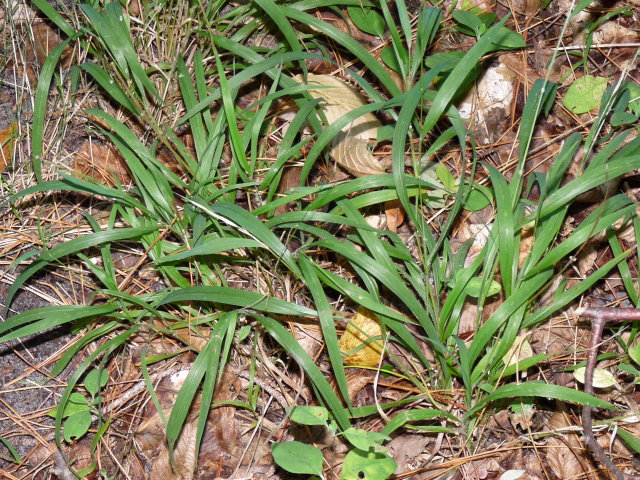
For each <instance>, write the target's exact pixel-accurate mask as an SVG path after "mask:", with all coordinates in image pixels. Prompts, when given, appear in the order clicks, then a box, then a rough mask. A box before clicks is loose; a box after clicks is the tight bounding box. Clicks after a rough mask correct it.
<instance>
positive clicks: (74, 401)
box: [47, 392, 90, 418]
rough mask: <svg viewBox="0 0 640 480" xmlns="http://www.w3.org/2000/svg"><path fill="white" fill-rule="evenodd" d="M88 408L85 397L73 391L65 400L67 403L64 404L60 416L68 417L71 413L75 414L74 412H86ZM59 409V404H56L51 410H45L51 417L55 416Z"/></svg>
mask: <svg viewBox="0 0 640 480" xmlns="http://www.w3.org/2000/svg"><path fill="white" fill-rule="evenodd" d="M89 410H90V408H89V402H88V401H87V399H86V398H85V397H84V396H83V395H81V394H80V393H78V392H74V393H72V394H71V395H70V396H69V400H68V401H67V404H66V405H65V406H64V411H63V412H62V417H63V418H65V417H69V416H71V415H75V414H76V413H80V412H88V411H89ZM59 411H60V405H57V406H55V407H53V408H52V409H51V410H49V411H48V412H47V415H49V416H50V417H52V418H55V417H56V416H57V415H58V412H59Z"/></svg>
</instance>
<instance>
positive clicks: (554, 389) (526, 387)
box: [464, 382, 616, 420]
mask: <svg viewBox="0 0 640 480" xmlns="http://www.w3.org/2000/svg"><path fill="white" fill-rule="evenodd" d="M518 397H543V398H556V399H558V400H561V401H563V402H572V403H577V404H580V405H587V406H590V407H596V408H607V409H611V410H615V408H616V407H614V406H613V405H612V404H610V403H609V402H605V401H604V400H600V399H599V398H597V397H593V396H591V395H588V394H586V393H584V392H579V391H577V390H573V389H571V388H567V387H561V386H559V385H549V384H546V383H538V382H527V383H523V384H520V385H516V384H509V385H504V386H502V387H500V388H498V389H497V390H496V391H495V392H493V393H491V394H490V395H487V396H486V397H485V398H483V399H482V400H481V401H479V402H478V403H477V404H476V405H475V406H474V407H473V408H471V409H470V410H469V411H468V412H467V413H465V415H464V418H465V419H466V420H469V419H470V418H472V417H473V416H474V415H475V414H476V413H478V412H480V411H481V410H483V409H485V408H487V407H488V406H489V405H490V404H491V403H492V402H495V401H496V400H502V399H513V398H518Z"/></svg>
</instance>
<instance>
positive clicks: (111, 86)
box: [80, 63, 140, 115]
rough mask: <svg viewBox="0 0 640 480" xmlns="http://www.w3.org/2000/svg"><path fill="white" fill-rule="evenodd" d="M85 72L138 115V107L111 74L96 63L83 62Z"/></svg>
mask: <svg viewBox="0 0 640 480" xmlns="http://www.w3.org/2000/svg"><path fill="white" fill-rule="evenodd" d="M80 68H82V69H83V70H84V71H85V72H87V73H88V74H89V75H91V76H92V77H93V79H94V80H95V81H96V82H98V85H100V86H101V87H102V88H103V89H104V91H105V92H107V93H108V94H109V96H111V98H113V99H114V100H115V101H116V102H117V103H119V104H120V105H122V106H123V107H124V108H126V109H127V110H129V111H130V112H131V113H133V114H134V115H138V114H139V113H140V112H139V110H138V108H137V107H136V106H135V105H134V104H133V103H132V102H131V100H130V99H129V97H128V96H127V94H126V93H124V91H123V90H122V88H120V86H119V85H118V84H116V83H115V82H114V81H113V79H112V78H111V77H110V76H109V74H108V73H107V72H106V71H105V70H104V69H103V68H101V67H99V66H98V65H96V64H95V63H82V64H80Z"/></svg>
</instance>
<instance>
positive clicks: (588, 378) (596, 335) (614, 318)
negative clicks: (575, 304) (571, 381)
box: [577, 308, 640, 480]
mask: <svg viewBox="0 0 640 480" xmlns="http://www.w3.org/2000/svg"><path fill="white" fill-rule="evenodd" d="M577 313H578V316H580V317H582V318H588V319H590V320H591V335H592V336H591V346H590V348H589V353H588V355H587V368H586V370H585V373H584V391H585V393H588V394H589V395H593V372H594V371H595V368H596V360H597V358H598V347H599V346H600V341H601V340H602V331H603V330H604V326H605V325H606V324H607V323H621V322H629V321H634V320H640V309H638V308H585V309H581V310H580V311H578V312H577ZM592 411H593V408H592V407H590V406H587V405H584V406H583V407H582V427H583V428H584V437H585V441H586V443H587V446H588V447H589V449H590V450H591V452H592V453H593V454H594V456H595V457H596V458H597V459H598V460H599V461H600V463H602V464H603V465H604V466H605V467H606V468H607V469H608V470H609V471H610V472H611V473H612V474H613V476H614V477H615V478H616V480H640V475H630V474H628V473H624V472H623V471H622V470H620V469H619V468H618V467H617V466H616V464H615V463H613V461H612V460H611V459H610V458H609V457H608V456H607V454H606V453H605V452H604V450H603V449H602V447H600V445H598V442H596V439H595V437H594V436H593V417H592Z"/></svg>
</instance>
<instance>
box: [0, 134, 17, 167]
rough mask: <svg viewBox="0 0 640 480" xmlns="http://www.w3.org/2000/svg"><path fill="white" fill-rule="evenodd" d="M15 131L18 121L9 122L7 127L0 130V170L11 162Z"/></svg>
mask: <svg viewBox="0 0 640 480" xmlns="http://www.w3.org/2000/svg"><path fill="white" fill-rule="evenodd" d="M17 131H18V122H11V123H10V124H9V126H8V127H7V128H5V129H4V130H0V145H2V149H1V150H0V155H1V157H0V172H3V171H4V170H5V169H6V168H7V167H8V166H9V165H10V164H11V157H12V155H13V147H14V144H15V139H16V133H17Z"/></svg>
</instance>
